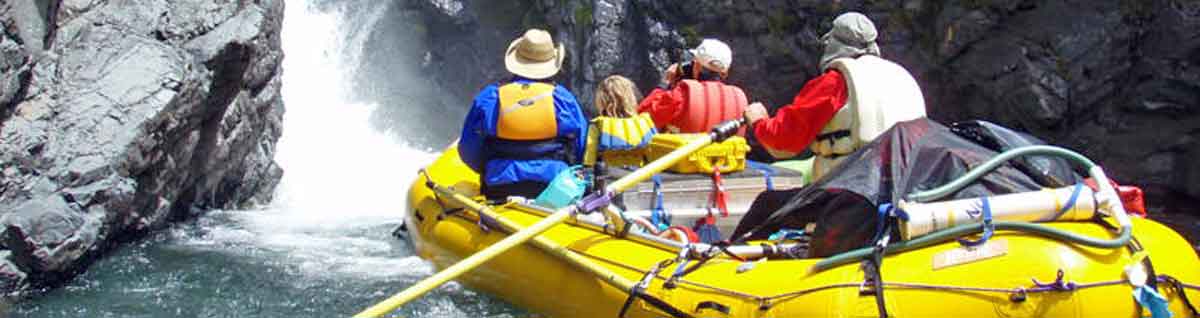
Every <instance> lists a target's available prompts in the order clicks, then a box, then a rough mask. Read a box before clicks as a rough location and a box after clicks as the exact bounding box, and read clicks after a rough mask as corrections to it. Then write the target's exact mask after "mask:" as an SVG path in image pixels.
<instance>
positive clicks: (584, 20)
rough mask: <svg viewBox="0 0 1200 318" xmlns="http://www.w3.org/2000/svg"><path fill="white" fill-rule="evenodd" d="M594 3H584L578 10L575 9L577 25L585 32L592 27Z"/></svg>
mask: <svg viewBox="0 0 1200 318" xmlns="http://www.w3.org/2000/svg"><path fill="white" fill-rule="evenodd" d="M592 22H593V21H592V3H591V2H590V1H583V2H581V3H580V5H579V7H578V8H575V23H578V24H579V27H580V28H581V29H583V30H588V29H591V27H592Z"/></svg>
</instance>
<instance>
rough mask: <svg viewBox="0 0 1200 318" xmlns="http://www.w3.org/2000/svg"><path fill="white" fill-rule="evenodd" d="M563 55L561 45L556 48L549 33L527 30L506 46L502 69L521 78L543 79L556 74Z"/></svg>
mask: <svg viewBox="0 0 1200 318" xmlns="http://www.w3.org/2000/svg"><path fill="white" fill-rule="evenodd" d="M565 55H566V51H565V50H563V46H562V44H561V43H560V44H559V45H558V46H557V47H556V46H555V45H554V40H553V39H551V38H550V33H549V32H546V31H545V30H541V29H529V31H525V35H523V36H521V37H520V38H517V39H516V40H513V41H512V43H511V44H509V45H508V51H505V52H504V67H505V68H507V69H508V71H509V72H512V73H513V74H516V75H520V76H521V77H525V78H528V79H543V78H547V77H551V76H554V74H557V73H558V69H559V68H560V67H562V62H563V56H565Z"/></svg>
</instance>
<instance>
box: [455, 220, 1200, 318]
mask: <svg viewBox="0 0 1200 318" xmlns="http://www.w3.org/2000/svg"><path fill="white" fill-rule="evenodd" d="M508 205H512V203H508V204H503V205H500V206H498V207H497V209H503V208H504V207H505V206H508ZM452 216H458V217H461V218H463V219H466V220H468V221H474V220H471V219H470V218H468V217H467V216H466V215H464V214H461V213H460V214H454V215H452ZM567 250H570V251H571V252H574V253H576V254H579V255H581V256H584V257H587V258H590V259H592V260H596V261H600V262H603V263H607V264H610V265H613V266H617V267H620V268H622V269H625V270H627V271H630V272H634V273H641V274H647V273H648V271H646V270H643V269H640V268H637V267H634V266H631V265H628V264H625V263H621V262H617V261H614V260H612V259H609V258H604V257H600V256H597V255H593V254H590V253H587V252H586V251H582V250H579V249H576V248H571V247H567ZM697 265H698V264H697ZM695 267H697V268H698V266H695ZM693 270H694V268H693ZM687 272H688V271H687V270H684V275H686V274H687ZM652 278H658V279H663V280H669V279H670V277H666V276H663V275H662V273H661V272H659V273H655V274H654V275H652ZM1157 281H1159V282H1164V283H1168V284H1170V285H1171V286H1172V287H1173V288H1176V289H1177V290H1179V295H1181V296H1180V297H1181V299H1182V300H1183V301H1184V303H1185V305H1186V306H1187V307H1188V309H1189V310H1192V311H1193V313H1194V314H1193V315H1194V316H1200V313H1197V312H1196V311H1195V306H1194V305H1193V304H1192V303H1191V302H1190V300H1189V299H1188V298H1187V294H1186V293H1185V292H1184V290H1185V289H1190V290H1193V291H1200V285H1197V284H1189V283H1185V282H1182V281H1179V280H1178V279H1175V278H1174V277H1171V276H1169V275H1158V276H1157ZM673 282H674V283H678V284H684V285H688V286H692V287H695V288H700V289H706V290H709V291H711V292H714V293H718V294H721V295H725V296H728V297H735V298H742V299H749V300H753V301H755V302H757V303H759V304H760V308H759V309H760V310H768V309H770V307H771V306H773V305H774V303H776V302H777V301H779V300H783V299H787V298H793V297H798V296H802V295H806V294H810V293H814V292H819V291H824V290H829V289H836V288H860V287H862V283H835V284H828V285H822V286H816V287H811V288H805V289H799V290H795V291H791V292H786V293H780V294H775V295H771V296H760V295H754V294H750V293H746V292H740V291H736V290H732V289H727V288H722V287H718V286H713V285H709V284H704V283H700V282H695V281H690V280H686V279H683V278H682V277H677V278H675V279H674V280H673ZM1126 283H1127V282H1126V281H1125V280H1121V279H1118V280H1110V281H1099V282H1092V283H1075V282H1062V281H1061V276H1056V280H1055V282H1051V283H1047V284H1042V283H1040V282H1038V281H1037V280H1036V279H1035V280H1034V284H1035V286H1034V287H1032V288H1029V287H1017V288H996V287H975V286H955V285H934V284H922V283H906V282H880V284H881V285H882V286H883V287H884V288H904V289H923V290H933V291H957V292H980V293H1001V294H1009V295H1011V296H1013V297H1012V298H1011V299H1013V300H1014V301H1019V300H1021V299H1023V298H1017V297H1016V296H1024V295H1026V294H1034V293H1047V292H1074V291H1079V290H1081V289H1088V288H1095V287H1104V286H1112V285H1122V284H1126ZM1039 285H1041V286H1039Z"/></svg>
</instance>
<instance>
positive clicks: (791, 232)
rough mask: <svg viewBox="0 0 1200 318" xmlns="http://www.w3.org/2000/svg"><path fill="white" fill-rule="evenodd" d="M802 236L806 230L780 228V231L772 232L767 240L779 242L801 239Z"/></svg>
mask: <svg viewBox="0 0 1200 318" xmlns="http://www.w3.org/2000/svg"><path fill="white" fill-rule="evenodd" d="M802 237H804V230H796V229H780V230H779V231H776V232H775V233H772V234H771V236H768V237H767V240H768V241H776V242H779V241H786V240H794V239H799V238H802Z"/></svg>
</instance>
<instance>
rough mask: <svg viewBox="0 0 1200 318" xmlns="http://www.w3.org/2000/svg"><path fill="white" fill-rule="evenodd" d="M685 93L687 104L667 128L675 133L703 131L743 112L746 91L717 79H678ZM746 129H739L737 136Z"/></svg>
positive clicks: (738, 116) (735, 117) (737, 116)
mask: <svg viewBox="0 0 1200 318" xmlns="http://www.w3.org/2000/svg"><path fill="white" fill-rule="evenodd" d="M679 85H683V89H684V91H685V92H686V94H687V105H685V106H684V109H683V113H681V114H679V117H676V118H675V121H674V122H672V123H670V124H668V125H667V129H669V130H671V132H675V133H703V132H708V131H709V129H712V127H713V126H715V125H717V124H719V123H721V122H724V121H726V120H731V119H737V118H741V117H742V113H743V112H745V111H746V105H747V102H746V93H743V92H742V89H741V88H738V87H737V86H733V85H726V84H724V83H721V82H718V81H703V82H701V81H696V80H690V79H689V80H683V81H680V82H679ZM745 134H746V128H745V127H743V128H741V129H738V135H739V136H742V135H745Z"/></svg>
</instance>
